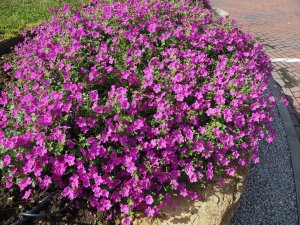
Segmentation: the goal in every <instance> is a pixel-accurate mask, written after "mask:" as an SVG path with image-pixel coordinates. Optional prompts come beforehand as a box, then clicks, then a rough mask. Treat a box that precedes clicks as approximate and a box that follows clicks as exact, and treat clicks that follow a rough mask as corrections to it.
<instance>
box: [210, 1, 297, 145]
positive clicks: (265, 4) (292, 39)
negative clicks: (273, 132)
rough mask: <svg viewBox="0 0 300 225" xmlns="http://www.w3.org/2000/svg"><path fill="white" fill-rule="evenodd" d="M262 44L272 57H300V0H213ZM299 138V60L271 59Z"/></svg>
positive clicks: (274, 76)
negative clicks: (290, 61)
mask: <svg viewBox="0 0 300 225" xmlns="http://www.w3.org/2000/svg"><path fill="white" fill-rule="evenodd" d="M212 2H213V5H214V6H215V7H218V8H221V9H223V10H225V11H227V12H228V13H229V14H230V17H232V18H234V19H236V20H237V21H238V23H239V24H241V25H242V29H243V30H245V31H247V32H249V33H252V34H253V35H254V37H255V38H257V40H258V41H259V42H261V43H263V44H264V46H265V49H266V51H267V52H268V53H269V55H270V57H271V58H300V0H212ZM273 66H274V71H273V78H274V79H275V81H276V82H277V83H278V84H279V85H280V86H281V88H282V91H283V93H284V94H285V95H286V96H287V98H288V100H289V102H290V105H289V106H288V110H289V112H290V115H291V117H292V120H293V122H294V126H295V128H296V132H297V133H298V137H299V139H300V63H299V62H296V63H286V62H284V63H282V62H278V63H273Z"/></svg>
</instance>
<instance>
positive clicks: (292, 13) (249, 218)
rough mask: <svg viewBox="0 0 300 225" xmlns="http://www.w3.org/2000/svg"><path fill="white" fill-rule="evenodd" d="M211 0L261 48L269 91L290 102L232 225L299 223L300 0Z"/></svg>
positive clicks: (281, 110) (279, 119) (275, 122)
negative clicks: (269, 64)
mask: <svg viewBox="0 0 300 225" xmlns="http://www.w3.org/2000/svg"><path fill="white" fill-rule="evenodd" d="M212 1H213V3H214V6H215V7H217V8H220V9H222V10H225V11H227V12H228V13H229V15H230V17H231V18H234V19H236V20H237V22H238V24H240V25H242V28H241V29H242V30H244V31H246V32H248V33H252V34H253V35H254V37H255V39H256V40H257V41H259V42H260V43H262V44H263V45H264V47H265V50H266V51H267V53H268V54H269V56H270V57H271V59H272V61H273V66H274V71H273V78H274V80H275V82H276V83H277V84H278V85H279V86H280V89H279V88H276V87H275V88H273V87H274V82H273V81H272V82H271V84H270V86H271V87H272V92H273V94H274V92H276V96H280V95H281V94H280V91H281V92H282V93H283V94H284V95H286V96H287V98H288V100H289V102H290V105H289V106H288V111H287V110H286V109H285V108H284V107H282V104H280V103H278V109H279V111H280V117H281V118H280V117H279V118H275V121H274V126H275V127H276V130H277V132H278V131H279V132H278V134H279V135H278V136H277V138H276V140H275V142H274V143H272V144H271V145H265V144H262V146H261V149H260V154H261V163H260V164H258V165H257V166H254V167H253V168H251V171H250V175H249V178H248V182H247V186H246V190H245V193H244V194H243V196H242V199H241V202H240V207H239V208H238V210H237V212H236V215H235V217H234V219H233V221H232V225H244V224H245V225H246V224H247V225H248V224H249V225H250V224H253V225H256V224H261V225H265V224H266V225H267V224H300V218H299V217H300V144H299V140H300V1H299V0H263V1H262V0H251V1H246V0H212ZM277 115H279V114H277ZM280 121H282V122H280ZM282 131H283V132H282ZM297 139H298V140H297ZM287 144H288V145H287ZM266 149H267V151H265V150H266ZM291 175H292V176H291ZM296 197H297V198H296ZM296 199H298V201H296ZM297 205H298V207H297ZM295 207H296V208H295ZM297 208H298V222H296V218H295V215H296V216H297ZM295 209H296V211H295ZM295 213H296V214H295Z"/></svg>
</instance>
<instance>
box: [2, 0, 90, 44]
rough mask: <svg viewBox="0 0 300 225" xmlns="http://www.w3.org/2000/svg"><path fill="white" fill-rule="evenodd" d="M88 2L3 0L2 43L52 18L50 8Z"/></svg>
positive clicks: (82, 0)
mask: <svg viewBox="0 0 300 225" xmlns="http://www.w3.org/2000/svg"><path fill="white" fill-rule="evenodd" d="M87 2H88V0H1V1H0V42H1V41H3V40H6V39H10V38H13V37H16V36H17V35H20V34H21V33H22V30H23V29H26V30H28V29H30V28H32V27H36V26H37V25H39V24H41V23H42V22H44V21H45V20H46V19H49V18H50V17H51V14H50V13H49V12H48V9H49V8H58V7H62V6H63V5H64V4H67V3H68V4H71V5H72V6H75V5H77V4H78V3H83V4H86V3H87Z"/></svg>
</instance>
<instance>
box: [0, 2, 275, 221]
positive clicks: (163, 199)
mask: <svg viewBox="0 0 300 225" xmlns="http://www.w3.org/2000/svg"><path fill="white" fill-rule="evenodd" d="M207 8H209V5H207V2H206V1H205V2H202V1H196V2H195V1H190V0H181V1H163V0H145V1H137V0H127V1H122V2H118V1H93V2H92V3H91V4H89V5H88V6H87V7H84V8H81V9H79V10H70V8H69V6H67V5H66V6H64V8H63V9H61V10H59V11H57V12H56V15H55V16H54V17H53V18H52V20H51V21H48V22H45V23H44V24H43V25H41V26H39V27H37V28H36V29H34V30H33V33H34V37H33V38H28V39H26V40H25V41H24V42H23V43H22V44H20V45H19V46H18V47H16V48H15V51H16V53H17V55H18V57H17V60H16V62H15V63H12V64H10V63H6V64H5V65H4V69H5V70H6V71H7V72H11V73H13V76H14V79H15V81H14V82H10V83H8V84H7V85H6V87H5V89H4V90H3V91H2V92H1V97H0V104H1V105H2V108H1V109H0V153H1V154H0V161H1V165H0V168H1V170H2V173H3V177H2V180H1V182H2V185H4V186H5V187H6V188H7V189H11V188H13V187H18V188H19V191H20V192H21V193H22V196H23V199H30V198H31V197H32V195H34V194H35V193H37V192H39V191H41V190H61V197H62V198H63V199H69V200H76V199H81V200H82V199H84V200H85V201H86V202H87V203H88V204H89V205H90V206H92V207H94V208H96V209H97V210H98V211H100V212H103V215H105V220H109V219H111V220H114V219H115V218H116V216H120V217H121V218H123V220H122V223H124V224H130V221H131V216H132V215H133V213H134V212H136V211H143V212H145V213H146V215H147V216H153V215H155V214H156V213H157V212H159V210H160V208H161V207H164V206H165V205H166V203H167V200H168V199H169V197H170V196H172V195H174V194H178V195H181V196H184V197H189V198H191V199H196V198H199V197H201V193H199V192H197V191H196V190H195V189H194V188H193V187H194V186H195V185H200V186H201V184H204V183H205V182H206V181H210V180H212V179H213V178H214V177H215V176H216V175H217V176H218V177H221V179H220V182H221V183H222V181H223V178H225V177H226V176H228V175H233V174H235V173H236V171H237V170H238V169H239V168H240V167H246V166H248V164H249V163H250V162H251V161H253V162H255V163H257V162H258V161H259V156H258V144H259V141H260V140H261V139H263V138H265V139H266V140H267V141H268V142H271V141H272V139H273V138H274V135H275V133H274V132H273V131H272V130H271V129H270V124H271V122H272V118H273V107H274V104H275V98H274V97H273V96H272V95H271V94H269V93H268V92H267V91H266V90H267V86H268V79H269V77H270V74H271V64H270V60H269V58H268V56H267V55H266V54H265V52H264V50H263V47H262V45H260V44H257V43H255V42H254V41H253V40H252V37H251V35H248V34H246V33H244V32H242V31H240V30H239V29H238V27H237V25H236V24H235V22H234V21H231V20H230V19H228V18H226V19H223V18H218V19H216V18H214V15H213V14H212V13H211V11H210V10H209V9H207Z"/></svg>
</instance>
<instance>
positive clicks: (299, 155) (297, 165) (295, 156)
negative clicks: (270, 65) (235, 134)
mask: <svg viewBox="0 0 300 225" xmlns="http://www.w3.org/2000/svg"><path fill="white" fill-rule="evenodd" d="M270 88H271V92H272V93H273V95H274V97H276V98H277V99H281V98H282V97H284V95H283V94H282V92H281V89H280V87H279V86H278V85H277V84H276V83H275V81H274V79H273V78H271V79H270ZM276 105H277V108H278V111H279V114H280V117H281V121H282V123H283V126H284V128H285V132H286V136H287V139H288V145H289V149H290V157H291V163H292V168H293V175H294V181H295V189H296V200H297V209H298V224H300V150H299V149H300V142H299V140H298V136H297V133H296V130H295V127H294V125H293V122H292V118H291V116H290V113H289V112H288V110H287V108H286V107H285V106H284V105H283V103H282V102H279V101H276Z"/></svg>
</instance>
